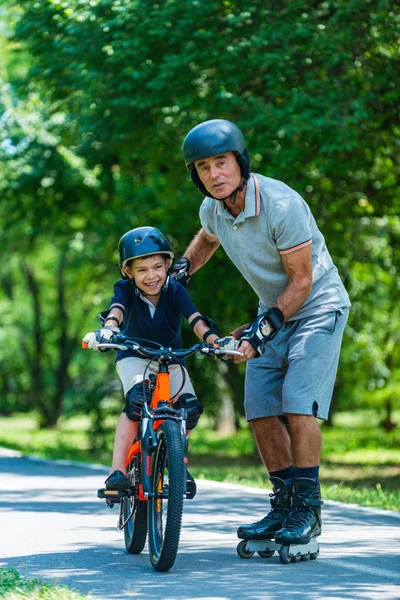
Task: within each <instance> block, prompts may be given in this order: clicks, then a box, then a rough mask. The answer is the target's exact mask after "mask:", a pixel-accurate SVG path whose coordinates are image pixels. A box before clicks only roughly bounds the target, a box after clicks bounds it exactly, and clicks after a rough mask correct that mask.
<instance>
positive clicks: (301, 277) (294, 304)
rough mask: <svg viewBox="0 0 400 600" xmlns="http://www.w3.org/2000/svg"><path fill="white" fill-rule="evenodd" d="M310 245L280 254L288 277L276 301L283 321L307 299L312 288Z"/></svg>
mask: <svg viewBox="0 0 400 600" xmlns="http://www.w3.org/2000/svg"><path fill="white" fill-rule="evenodd" d="M311 256H312V254H311V245H309V246H306V247H305V248H301V249H300V250H295V251H294V252H289V253H288V254H282V255H281V257H282V263H283V267H284V269H285V271H286V274H287V276H288V277H289V284H288V286H287V288H286V289H285V290H284V291H283V292H282V294H281V295H280V296H279V298H278V299H277V301H276V304H275V306H277V307H278V308H279V309H280V310H281V311H282V313H283V316H284V317H285V321H287V319H289V317H291V316H292V315H294V313H295V312H297V311H298V309H299V308H300V306H301V305H302V304H303V302H304V301H305V300H306V298H307V297H308V295H309V293H310V292H311V288H312V259H311Z"/></svg>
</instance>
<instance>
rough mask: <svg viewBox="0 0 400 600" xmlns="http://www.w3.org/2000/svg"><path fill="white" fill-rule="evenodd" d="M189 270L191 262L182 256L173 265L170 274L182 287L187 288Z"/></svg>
mask: <svg viewBox="0 0 400 600" xmlns="http://www.w3.org/2000/svg"><path fill="white" fill-rule="evenodd" d="M189 269H190V260H189V259H188V258H185V257H184V256H182V257H181V258H180V259H179V260H177V261H176V263H175V264H173V265H172V267H171V268H170V270H169V272H168V274H169V275H171V277H172V278H173V279H175V281H178V282H179V283H180V284H181V285H183V286H184V287H186V286H187V284H188V282H189V279H190V275H189Z"/></svg>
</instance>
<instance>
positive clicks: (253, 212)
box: [214, 173, 260, 219]
mask: <svg viewBox="0 0 400 600" xmlns="http://www.w3.org/2000/svg"><path fill="white" fill-rule="evenodd" d="M227 214H228V215H229V213H228V211H227V210H225V204H224V202H221V200H216V201H215V207H214V215H218V216H222V215H223V216H226V215H227ZM259 214H260V190H259V186H258V181H257V178H256V176H255V175H254V174H253V173H250V177H249V179H248V181H247V187H246V196H245V200H244V209H243V211H242V212H241V213H240V215H242V219H247V218H248V217H258V215H259ZM240 215H238V217H239V216H240ZM230 216H232V215H230ZM238 217H237V218H238Z"/></svg>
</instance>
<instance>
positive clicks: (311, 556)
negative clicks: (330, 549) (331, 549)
mask: <svg viewBox="0 0 400 600" xmlns="http://www.w3.org/2000/svg"><path fill="white" fill-rule="evenodd" d="M318 554H319V548H318V550H317V551H316V552H311V554H310V559H311V560H316V559H317V558H318Z"/></svg>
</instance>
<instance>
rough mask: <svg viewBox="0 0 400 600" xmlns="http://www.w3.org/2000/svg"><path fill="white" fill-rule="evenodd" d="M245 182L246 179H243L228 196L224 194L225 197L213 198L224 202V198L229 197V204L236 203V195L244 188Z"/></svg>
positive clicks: (227, 198)
mask: <svg viewBox="0 0 400 600" xmlns="http://www.w3.org/2000/svg"><path fill="white" fill-rule="evenodd" d="M246 183H247V181H246V179H243V182H242V183H241V184H240V185H239V186H238V187H237V188H236V189H235V190H233V192H232V193H231V194H229V196H226V197H225V198H215V200H220V201H221V202H224V201H225V200H229V198H230V199H231V204H236V200H237V195H238V193H239V192H242V191H243V190H244V188H245V187H246Z"/></svg>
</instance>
